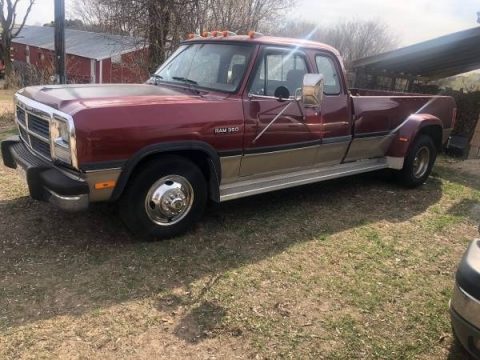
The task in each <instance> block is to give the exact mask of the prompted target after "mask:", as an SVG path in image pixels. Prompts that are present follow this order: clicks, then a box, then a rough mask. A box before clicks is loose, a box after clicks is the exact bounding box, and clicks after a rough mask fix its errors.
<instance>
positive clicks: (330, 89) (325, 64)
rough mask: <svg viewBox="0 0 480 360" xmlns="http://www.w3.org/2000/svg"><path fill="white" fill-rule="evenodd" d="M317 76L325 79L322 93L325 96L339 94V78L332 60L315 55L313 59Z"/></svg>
mask: <svg viewBox="0 0 480 360" xmlns="http://www.w3.org/2000/svg"><path fill="white" fill-rule="evenodd" d="M315 62H316V63H317V69H318V73H319V74H323V77H324V79H325V86H324V90H323V91H324V93H325V94H327V95H338V94H340V78H339V76H338V73H337V69H336V68H335V64H334V63H333V60H332V59H331V58H329V57H328V56H322V55H317V56H316V57H315Z"/></svg>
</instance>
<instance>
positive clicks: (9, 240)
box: [0, 161, 480, 359]
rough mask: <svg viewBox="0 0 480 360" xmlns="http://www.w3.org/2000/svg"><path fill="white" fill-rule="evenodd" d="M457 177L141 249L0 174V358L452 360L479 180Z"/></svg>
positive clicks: (256, 210) (261, 212)
mask: <svg viewBox="0 0 480 360" xmlns="http://www.w3.org/2000/svg"><path fill="white" fill-rule="evenodd" d="M454 166H455V164H451V163H449V162H447V161H441V162H440V165H439V166H437V168H436V170H435V176H434V177H433V178H431V179H430V180H429V182H428V183H427V184H426V185H424V186H422V187H421V188H419V189H416V190H411V191H410V190H404V189H401V188H399V187H397V186H395V185H393V184H389V183H385V182H383V181H381V180H379V179H377V178H376V176H375V175H372V176H361V177H353V178H349V179H343V180H339V181H335V182H328V183H323V184H317V185H312V186H306V187H301V188H297V189H293V190H289V191H282V192H276V193H272V194H266V195H262V196H257V197H253V198H249V199H244V200H240V201H234V202H230V203H225V204H222V205H219V206H212V207H211V208H210V209H209V211H208V213H207V215H206V216H205V218H204V219H203V221H202V223H201V224H200V225H199V226H198V227H197V228H196V229H195V230H193V231H191V232H190V233H189V234H187V235H185V236H183V237H180V238H177V239H174V240H170V241H163V242H151V243H146V242H141V241H138V240H136V239H134V238H132V237H131V236H129V235H128V234H127V233H126V232H125V230H124V227H123V226H122V224H121V223H120V222H119V220H118V219H117V217H116V216H115V211H114V209H113V207H110V206H108V205H101V206H95V207H93V208H92V209H91V210H90V211H89V212H87V213H82V214H76V215H71V214H66V213H63V212H61V211H58V210H56V209H54V208H52V207H51V206H49V205H48V204H43V203H38V202H35V201H32V200H30V199H29V198H28V197H27V192H26V188H25V186H24V185H23V183H22V182H21V180H20V179H19V178H18V177H17V175H16V174H15V172H14V171H10V170H8V169H5V168H4V167H0V211H1V214H2V216H1V217H0V254H1V256H2V261H0V358H9V359H18V358H94V357H95V358H107V359H108V358H112V359H113V358H145V359H147V358H166V359H167V358H168V359H172V358H173V359H175V358H197V359H204V358H214V357H215V358H277V357H281V358H312V359H319V358H326V359H353V358H379V359H380V358H384V359H401V358H424V359H439V358H447V357H448V356H450V357H451V358H458V359H463V358H464V354H463V353H462V352H461V350H460V349H458V348H457V347H455V346H454V345H452V336H451V332H450V325H449V317H448V300H449V298H450V295H451V289H452V285H453V274H454V271H455V267H456V264H457V262H458V261H459V259H460V256H461V254H462V252H463V251H464V249H465V247H466V244H467V242H468V241H469V240H470V239H472V238H473V237H474V236H475V234H476V230H475V228H476V225H477V223H478V221H479V220H480V219H478V213H477V212H476V210H475V209H477V208H478V207H479V203H480V181H479V179H478V178H475V177H471V176H470V177H469V176H464V175H462V174H460V173H458V172H456V171H452V167H454Z"/></svg>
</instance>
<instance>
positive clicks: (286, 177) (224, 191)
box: [220, 158, 388, 201]
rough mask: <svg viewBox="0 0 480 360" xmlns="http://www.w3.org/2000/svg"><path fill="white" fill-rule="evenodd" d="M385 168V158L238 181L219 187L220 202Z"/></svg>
mask: <svg viewBox="0 0 480 360" xmlns="http://www.w3.org/2000/svg"><path fill="white" fill-rule="evenodd" d="M387 167H388V165H387V160H386V159H385V158H380V159H370V160H361V161H355V162H351V163H346V164H339V165H335V166H331V167H328V168H314V169H308V170H301V171H297V172H293V173H289V174H281V175H274V176H269V177H265V178H260V179H258V178H257V179H253V180H244V181H239V182H236V183H232V184H225V185H221V186H220V201H227V200H234V199H239V198H242V197H246V196H250V195H257V194H262V193H266V192H269V191H275V190H281V189H287V188H289V187H293V186H299V185H305V184H311V183H315V182H320V181H325V180H331V179H336V178H340V177H344V176H350V175H356V174H362V173H366V172H370V171H375V170H381V169H386V168H387Z"/></svg>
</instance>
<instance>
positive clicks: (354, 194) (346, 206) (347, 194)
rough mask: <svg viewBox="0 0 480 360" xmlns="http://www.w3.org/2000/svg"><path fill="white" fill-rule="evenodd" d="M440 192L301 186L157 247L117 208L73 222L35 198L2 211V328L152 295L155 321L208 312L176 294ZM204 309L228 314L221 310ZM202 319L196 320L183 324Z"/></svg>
mask: <svg viewBox="0 0 480 360" xmlns="http://www.w3.org/2000/svg"><path fill="white" fill-rule="evenodd" d="M440 184H441V183H440V181H439V180H438V179H435V178H432V179H431V180H429V182H428V183H427V184H426V185H424V186H422V187H420V188H419V189H415V190H405V189H403V188H400V187H398V186H396V185H394V184H390V183H386V182H384V181H382V180H380V179H378V178H377V177H376V176H375V174H374V175H364V176H356V177H351V178H345V179H341V180H337V181H332V182H325V183H320V184H315V185H309V186H303V187H300V188H295V189H290V190H285V191H279V192H275V193H271V194H265V195H260V196H256V197H252V198H248V199H242V200H237V201H232V202H227V203H224V204H220V205H214V206H211V207H210V209H209V210H208V211H207V214H206V215H205V218H204V219H203V221H202V222H201V223H200V224H199V225H198V226H197V227H196V228H195V229H194V230H192V231H191V232H190V233H188V234H186V235H185V236H182V237H179V238H177V239H172V240H168V241H159V242H142V241H138V239H135V238H134V237H132V236H131V235H129V234H128V233H127V232H126V231H125V229H124V227H123V225H122V224H121V222H120V220H119V219H118V217H117V216H115V209H114V207H113V206H111V205H98V206H93V207H92V209H91V210H90V211H89V212H86V213H81V214H66V213H64V212H61V211H59V210H56V209H55V208H53V207H51V206H50V205H48V204H43V203H38V202H35V201H33V200H30V199H29V198H28V197H22V198H17V199H14V200H10V201H0V212H1V214H2V216H1V217H0V254H2V255H1V256H2V260H1V262H0V275H1V276H0V328H12V327H17V326H20V325H24V324H28V323H32V322H36V321H39V320H44V319H50V318H53V317H56V316H60V315H71V316H77V315H82V314H84V313H86V312H89V311H92V310H94V309H98V308H104V307H108V306H112V305H115V304H118V303H123V302H127V301H131V300H136V299H141V298H144V297H148V296H152V294H153V295H154V296H155V297H156V298H157V302H158V304H157V310H158V311H163V309H164V308H167V309H168V311H170V309H171V308H175V307H178V306H180V305H182V304H183V305H185V304H187V303H190V304H193V303H195V302H197V303H202V301H203V300H202V299H201V298H197V299H191V298H190V297H189V296H188V295H178V296H177V295H175V296H173V295H171V293H172V291H173V292H174V291H176V289H179V288H186V289H189V288H190V286H191V285H192V283H194V282H195V281H197V280H199V279H203V278H207V279H213V280H212V281H214V280H215V279H216V278H218V276H221V275H222V274H223V273H225V272H226V271H228V270H231V269H235V268H238V267H240V266H243V265H248V264H250V263H255V262H258V261H261V260H262V259H265V258H268V257H271V256H274V255H276V254H279V253H281V252H283V251H284V250H285V249H287V248H289V247H291V246H293V245H295V244H298V243H302V242H307V241H312V240H313V239H316V238H319V237H321V236H326V235H330V234H335V233H338V232H341V231H344V230H347V229H350V228H353V227H357V226H361V225H366V224H371V223H375V222H378V221H388V222H393V223H395V222H402V221H405V220H408V219H410V218H412V217H414V216H416V215H418V214H420V213H422V212H424V211H425V210H426V209H427V208H428V207H430V206H431V205H432V204H435V203H436V202H438V200H439V199H440V198H441V194H442V193H441V186H440ZM209 281H210V280H209ZM187 293H188V292H187ZM172 296H173V297H172ZM202 306H204V307H205V308H206V309H207V310H208V311H213V312H215V313H217V314H220V315H221V314H222V311H219V309H218V308H217V305H216V304H211V303H203V305H202ZM220 315H219V316H220ZM196 318H197V317H196V316H195V314H191V316H190V318H186V320H185V321H186V322H187V323H191V322H193V321H194V320H195V319H196ZM220 318H221V316H220V317H219V318H218V321H220ZM199 326H200V327H201V326H203V325H202V324H199ZM205 326H207V328H212V329H213V328H215V324H210V323H209V324H207V325H205ZM197 332H201V331H200V330H198V331H193V333H192V334H189V333H185V332H182V331H181V330H178V336H179V337H181V338H184V339H185V340H186V341H192V342H194V341H196V340H195V339H196V336H197V335H198V334H197ZM189 337H192V338H191V339H190V338H189ZM189 339H190V340H189Z"/></svg>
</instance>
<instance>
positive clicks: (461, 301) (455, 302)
mask: <svg viewBox="0 0 480 360" xmlns="http://www.w3.org/2000/svg"><path fill="white" fill-rule="evenodd" d="M450 304H451V306H452V308H453V309H455V311H456V312H457V313H458V314H459V315H460V316H461V317H462V318H464V319H465V320H466V321H468V322H469V323H470V324H472V325H474V326H475V327H477V328H480V301H479V300H477V299H475V298H473V297H472V296H470V295H469V294H467V293H466V292H465V291H464V290H463V289H462V288H461V287H460V286H458V284H455V288H454V290H453V297H452V301H451V303H450Z"/></svg>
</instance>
